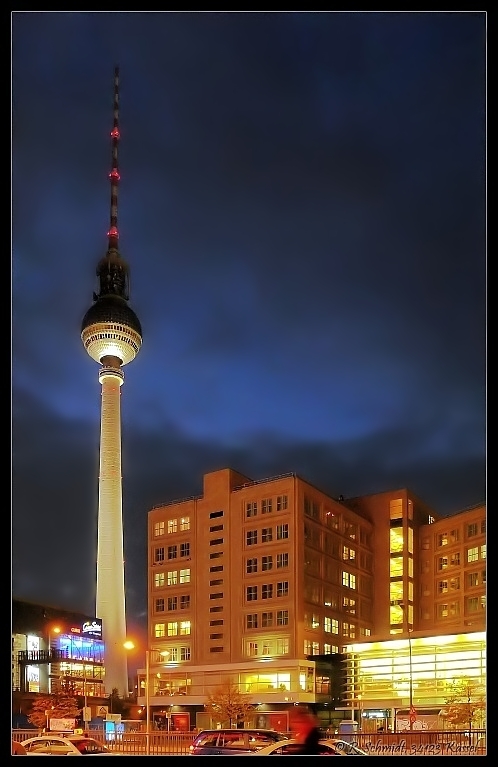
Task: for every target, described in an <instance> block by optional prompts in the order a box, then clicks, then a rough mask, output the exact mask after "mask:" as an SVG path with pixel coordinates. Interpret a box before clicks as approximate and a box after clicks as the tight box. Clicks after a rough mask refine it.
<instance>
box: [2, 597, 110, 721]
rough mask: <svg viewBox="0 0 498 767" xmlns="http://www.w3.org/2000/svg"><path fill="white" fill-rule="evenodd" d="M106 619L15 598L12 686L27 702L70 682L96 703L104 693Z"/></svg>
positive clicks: (13, 608)
mask: <svg viewBox="0 0 498 767" xmlns="http://www.w3.org/2000/svg"><path fill="white" fill-rule="evenodd" d="M104 655H105V647H104V642H103V639H102V622H101V621H100V620H99V619H97V618H95V617H92V616H88V615H84V614H81V613H77V612H70V611H67V610H59V609H56V608H52V607H47V606H44V605H38V604H34V603H31V602H24V601H22V600H16V599H14V600H13V602H12V691H13V693H16V694H17V695H18V698H19V700H20V701H24V702H25V703H26V702H28V701H29V700H31V699H32V698H33V697H35V695H36V694H37V693H41V694H51V693H55V692H57V691H58V690H60V689H62V688H64V687H65V688H67V687H68V686H69V687H71V689H72V690H73V691H74V694H75V695H81V696H82V697H84V696H85V695H86V697H87V699H88V701H89V702H88V705H89V706H90V708H93V713H95V707H96V705H97V703H93V701H96V700H97V699H98V701H99V702H101V701H102V700H103V699H104V697H105V689H104V677H105V660H104Z"/></svg>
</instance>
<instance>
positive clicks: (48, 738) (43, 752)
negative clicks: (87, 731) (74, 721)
mask: <svg viewBox="0 0 498 767" xmlns="http://www.w3.org/2000/svg"><path fill="white" fill-rule="evenodd" d="M21 745H23V746H24V748H25V749H26V754H27V756H50V755H52V756H123V754H120V753H118V752H116V751H111V750H110V749H108V748H107V746H104V744H103V743H100V741H98V740H95V738H89V737H87V736H85V735H50V734H48V735H39V736H38V737H36V738H28V739H27V740H23V741H22V744H21Z"/></svg>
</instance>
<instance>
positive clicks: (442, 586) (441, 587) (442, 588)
mask: <svg viewBox="0 0 498 767" xmlns="http://www.w3.org/2000/svg"><path fill="white" fill-rule="evenodd" d="M437 590H438V594H446V592H447V591H448V581H439V583H438V585H437Z"/></svg>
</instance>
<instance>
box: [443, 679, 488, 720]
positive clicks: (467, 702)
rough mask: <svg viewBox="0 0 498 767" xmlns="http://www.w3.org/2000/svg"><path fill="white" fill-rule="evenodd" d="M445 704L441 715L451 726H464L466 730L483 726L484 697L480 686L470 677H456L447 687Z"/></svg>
mask: <svg viewBox="0 0 498 767" xmlns="http://www.w3.org/2000/svg"><path fill="white" fill-rule="evenodd" d="M445 703H446V706H445V707H444V708H443V709H442V710H441V714H440V715H441V716H442V717H443V718H444V719H446V721H447V722H448V724H451V725H453V727H458V726H459V725H463V726H465V727H466V728H467V729H468V730H471V729H472V727H475V726H476V725H477V726H478V727H479V726H481V727H482V726H483V719H484V714H485V711H486V699H485V696H484V694H483V691H482V686H481V685H478V684H477V683H476V682H475V681H474V680H472V679H456V680H455V681H453V682H451V683H450V684H449V687H448V695H447V696H446V698H445Z"/></svg>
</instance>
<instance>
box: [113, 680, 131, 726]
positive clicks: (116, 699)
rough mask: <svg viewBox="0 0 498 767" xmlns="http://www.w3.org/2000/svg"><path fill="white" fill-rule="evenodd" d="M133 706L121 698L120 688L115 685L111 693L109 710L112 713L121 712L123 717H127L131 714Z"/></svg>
mask: <svg viewBox="0 0 498 767" xmlns="http://www.w3.org/2000/svg"><path fill="white" fill-rule="evenodd" d="M130 710H131V706H130V704H129V703H126V701H125V700H124V699H123V698H121V696H120V694H119V692H118V688H117V687H113V689H112V692H111V694H110V695H109V712H110V713H112V714H121V716H122V717H123V719H126V718H127V717H128V716H129V715H130Z"/></svg>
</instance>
